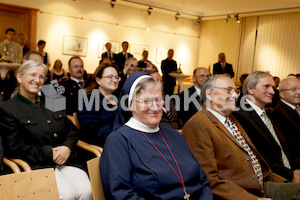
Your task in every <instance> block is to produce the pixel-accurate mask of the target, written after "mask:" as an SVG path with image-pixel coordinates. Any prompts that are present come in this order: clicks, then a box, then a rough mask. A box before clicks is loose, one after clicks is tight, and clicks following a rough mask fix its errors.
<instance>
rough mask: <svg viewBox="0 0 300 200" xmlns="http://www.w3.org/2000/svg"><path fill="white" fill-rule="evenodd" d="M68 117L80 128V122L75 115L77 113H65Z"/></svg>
mask: <svg viewBox="0 0 300 200" xmlns="http://www.w3.org/2000/svg"><path fill="white" fill-rule="evenodd" d="M67 117H68V119H69V120H70V121H71V122H73V124H74V125H75V126H76V127H77V128H78V129H80V124H79V120H78V117H77V113H76V112H75V113H73V115H67Z"/></svg>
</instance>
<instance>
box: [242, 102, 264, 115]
mask: <svg viewBox="0 0 300 200" xmlns="http://www.w3.org/2000/svg"><path fill="white" fill-rule="evenodd" d="M246 101H247V102H248V103H249V104H250V106H251V107H252V108H253V109H254V110H255V112H256V113H257V114H258V116H261V114H262V113H264V112H265V110H264V109H261V108H260V107H258V106H257V105H255V104H254V103H252V102H251V101H250V100H248V99H246Z"/></svg>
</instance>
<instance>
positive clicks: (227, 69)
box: [213, 53, 234, 78]
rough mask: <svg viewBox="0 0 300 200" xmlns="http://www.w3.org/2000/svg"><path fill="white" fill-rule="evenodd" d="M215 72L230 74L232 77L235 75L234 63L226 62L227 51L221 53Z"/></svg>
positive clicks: (215, 65)
mask: <svg viewBox="0 0 300 200" xmlns="http://www.w3.org/2000/svg"><path fill="white" fill-rule="evenodd" d="M213 74H214V75H215V74H229V75H230V77H231V78H233V77H234V72H233V69H232V65H231V64H229V63H227V62H226V57H225V53H220V54H219V62H217V63H215V64H214V68H213Z"/></svg>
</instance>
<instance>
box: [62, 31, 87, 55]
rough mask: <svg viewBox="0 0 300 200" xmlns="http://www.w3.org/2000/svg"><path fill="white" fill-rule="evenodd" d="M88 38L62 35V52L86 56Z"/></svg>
mask: <svg viewBox="0 0 300 200" xmlns="http://www.w3.org/2000/svg"><path fill="white" fill-rule="evenodd" d="M87 44H88V39H87V38H84V37H75V36H67V35H65V36H64V42H63V54H65V55H72V56H86V53H87Z"/></svg>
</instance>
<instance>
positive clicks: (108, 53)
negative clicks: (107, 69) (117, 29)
mask: <svg viewBox="0 0 300 200" xmlns="http://www.w3.org/2000/svg"><path fill="white" fill-rule="evenodd" d="M105 48H106V52H104V53H102V55H101V60H103V59H104V58H108V59H109V60H111V62H112V63H114V62H115V57H116V54H115V53H114V52H112V51H111V43H110V42H107V43H106V44H105Z"/></svg>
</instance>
